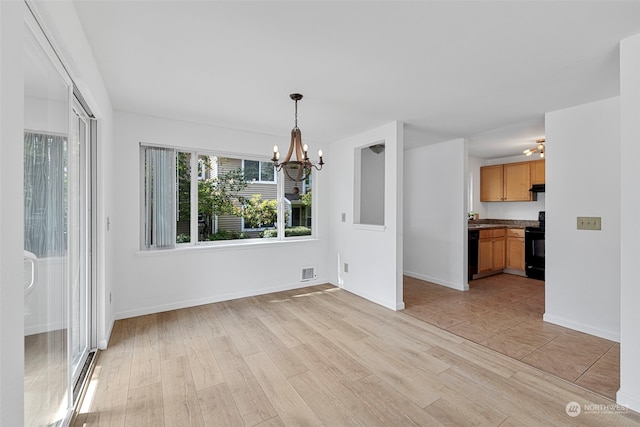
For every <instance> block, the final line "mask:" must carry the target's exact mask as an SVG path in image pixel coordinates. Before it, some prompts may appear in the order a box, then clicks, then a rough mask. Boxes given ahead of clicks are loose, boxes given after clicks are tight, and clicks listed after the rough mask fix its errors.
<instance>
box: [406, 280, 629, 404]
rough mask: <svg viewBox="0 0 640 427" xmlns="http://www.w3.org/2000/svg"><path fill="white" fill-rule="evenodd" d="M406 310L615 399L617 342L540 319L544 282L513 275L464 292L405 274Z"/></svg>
mask: <svg viewBox="0 0 640 427" xmlns="http://www.w3.org/2000/svg"><path fill="white" fill-rule="evenodd" d="M404 302H405V307H406V308H405V310H404V313H406V314H408V315H410V316H413V317H416V318H418V319H421V320H423V321H425V322H428V323H431V324H433V325H435V326H438V327H440V328H442V329H445V330H447V331H449V332H452V333H454V334H456V335H459V336H461V337H464V338H466V339H469V340H471V341H474V342H477V343H479V344H481V345H484V346H486V347H488V348H491V349H493V350H496V351H498V352H500V353H503V354H505V355H507V356H509V357H512V358H514V359H517V360H520V361H522V362H524V363H527V364H528V365H531V366H534V367H536V368H538V369H540V370H542V371H544V372H547V373H550V374H552V375H555V376H557V377H560V378H563V379H565V380H567V381H570V382H572V383H575V384H577V385H579V386H582V387H584V388H586V389H588V390H591V391H593V392H596V393H598V394H600V395H602V396H604V397H607V398H609V399H612V400H615V398H616V392H617V390H618V388H619V386H620V344H619V343H616V342H613V341H609V340H606V339H603V338H599V337H595V336H592V335H588V334H585V333H582V332H577V331H574V330H572V329H567V328H563V327H561V326H557V325H553V324H550V323H546V322H543V321H542V315H543V314H544V282H542V281H539V280H533V279H528V278H526V277H520V276H514V275H511V274H500V275H497V276H491V277H486V278H483V279H479V280H474V281H472V282H471V284H470V289H469V291H467V292H460V291H456V290H453V289H449V288H446V287H443V286H439V285H435V284H433V283H429V282H425V281H422V280H418V279H414V278H411V277H405V278H404Z"/></svg>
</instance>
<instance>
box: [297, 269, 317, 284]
mask: <svg viewBox="0 0 640 427" xmlns="http://www.w3.org/2000/svg"><path fill="white" fill-rule="evenodd" d="M315 278H316V268H315V267H303V268H302V278H301V279H300V281H302V282H306V281H307V280H313V279H315Z"/></svg>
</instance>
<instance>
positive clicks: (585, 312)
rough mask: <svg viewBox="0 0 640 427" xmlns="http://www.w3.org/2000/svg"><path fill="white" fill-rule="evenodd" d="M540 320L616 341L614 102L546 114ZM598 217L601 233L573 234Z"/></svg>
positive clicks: (617, 174) (617, 249)
mask: <svg viewBox="0 0 640 427" xmlns="http://www.w3.org/2000/svg"><path fill="white" fill-rule="evenodd" d="M545 123H546V139H547V150H546V151H547V153H546V154H547V157H546V159H547V162H546V174H547V181H549V182H552V183H553V185H550V186H549V187H548V191H547V194H546V195H547V200H546V203H547V209H546V211H547V217H546V233H545V239H546V266H545V279H546V280H545V281H546V283H545V290H546V291H545V296H546V303H545V315H544V320H545V321H548V322H551V323H556V324H559V325H562V326H566V327H569V328H573V329H577V330H579V331H582V332H586V333H589V334H592V335H597V336H600V337H603V338H607V339H611V340H614V341H618V340H619V337H620V99H619V98H617V97H616V98H609V99H606V100H602V101H597V102H592V103H589V104H584V105H580V106H577V107H572V108H568V109H565V110H560V111H555V112H551V113H547V115H546V120H545ZM577 216H599V217H602V230H601V231H588V230H577V229H576V217H577Z"/></svg>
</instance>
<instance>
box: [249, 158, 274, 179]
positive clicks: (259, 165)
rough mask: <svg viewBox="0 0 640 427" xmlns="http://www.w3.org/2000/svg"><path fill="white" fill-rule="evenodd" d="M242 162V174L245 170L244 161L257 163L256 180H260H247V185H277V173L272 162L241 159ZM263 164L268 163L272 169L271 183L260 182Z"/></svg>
mask: <svg viewBox="0 0 640 427" xmlns="http://www.w3.org/2000/svg"><path fill="white" fill-rule="evenodd" d="M241 160H242V171H243V172H244V169H245V165H244V163H245V162H246V161H249V162H258V178H260V179H255V180H248V181H247V182H248V183H254V184H278V182H279V179H278V175H279V173H278V171H277V170H276V167H275V166H274V165H273V162H272V161H271V160H256V159H253V158H244V157H241ZM263 163H270V165H271V167H273V181H263V180H262V164H263Z"/></svg>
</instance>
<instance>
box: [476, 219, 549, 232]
mask: <svg viewBox="0 0 640 427" xmlns="http://www.w3.org/2000/svg"><path fill="white" fill-rule="evenodd" d="M538 226H540V223H539V222H538V221H531V220H520V219H476V220H471V221H469V222H468V223H467V228H468V229H469V230H482V229H485V228H489V229H491V228H522V229H523V228H525V227H538Z"/></svg>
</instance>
